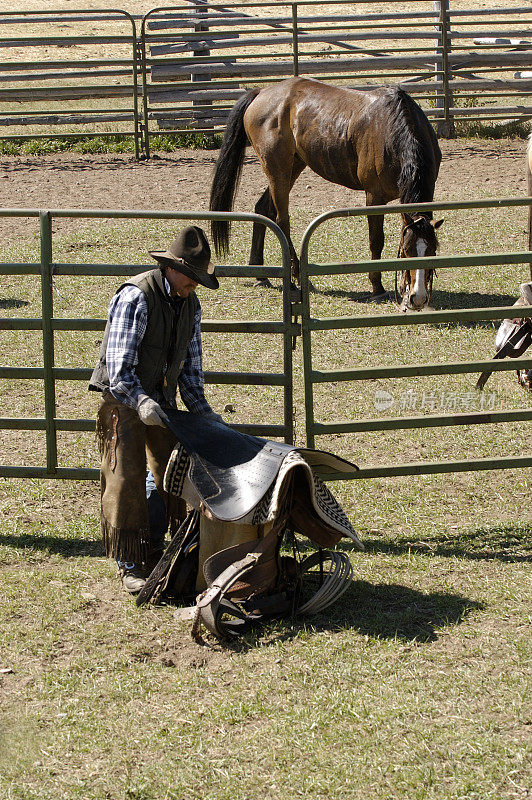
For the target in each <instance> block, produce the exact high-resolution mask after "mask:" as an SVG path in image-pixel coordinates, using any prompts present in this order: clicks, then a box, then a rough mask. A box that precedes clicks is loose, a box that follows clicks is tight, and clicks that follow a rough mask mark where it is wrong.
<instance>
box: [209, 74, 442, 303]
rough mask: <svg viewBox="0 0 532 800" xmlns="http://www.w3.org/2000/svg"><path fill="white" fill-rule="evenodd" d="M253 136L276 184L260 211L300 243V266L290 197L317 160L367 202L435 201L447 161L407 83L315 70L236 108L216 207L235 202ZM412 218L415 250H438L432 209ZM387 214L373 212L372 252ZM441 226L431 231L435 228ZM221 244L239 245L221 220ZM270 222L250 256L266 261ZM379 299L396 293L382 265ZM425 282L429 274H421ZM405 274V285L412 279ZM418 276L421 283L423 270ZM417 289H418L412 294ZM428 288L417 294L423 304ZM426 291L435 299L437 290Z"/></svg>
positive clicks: (376, 283) (217, 180)
mask: <svg viewBox="0 0 532 800" xmlns="http://www.w3.org/2000/svg"><path fill="white" fill-rule="evenodd" d="M247 144H251V145H252V146H253V149H254V150H255V152H256V154H257V156H258V158H259V160H260V163H261V166H262V168H263V170H264V173H265V175H266V177H267V179H268V188H267V189H266V191H265V192H264V193H263V194H262V196H261V197H260V199H259V200H258V202H257V204H256V205H255V211H256V212H257V213H258V214H262V215H264V216H267V217H269V218H270V219H272V220H275V221H276V222H277V224H278V225H279V227H280V228H281V230H282V231H283V233H284V234H285V235H286V237H287V239H288V241H289V243H290V248H291V255H292V273H293V276H294V278H295V279H296V280H298V278H299V261H298V258H297V255H296V252H295V249H294V246H293V244H292V242H291V240H290V218H289V213H288V198H289V194H290V190H291V189H292V187H293V185H294V183H295V181H296V180H297V178H298V177H299V175H300V174H301V172H302V171H303V170H304V169H305V167H307V166H308V167H310V169H312V170H313V171H314V172H315V173H317V174H318V175H320V176H321V177H322V178H325V179H326V180H329V181H331V182H333V183H337V184H340V185H341V186H346V187H347V188H349V189H355V190H357V189H362V190H363V191H365V193H366V205H367V206H375V205H385V204H386V203H389V202H390V201H391V200H396V199H399V200H400V201H401V202H402V203H424V202H430V201H432V199H433V197H434V185H435V182H436V178H437V176H438V170H439V166H440V162H441V152H440V148H439V145H438V141H437V138H436V135H435V133H434V130H433V128H432V126H431V124H430V122H429V121H428V119H427V117H426V115H425V113H424V112H423V110H422V109H421V108H420V106H418V104H417V103H416V102H414V100H412V98H411V97H410V96H409V95H408V94H406V92H404V91H402V90H401V89H397V88H393V87H379V88H375V89H372V90H371V91H358V90H356V89H349V88H344V87H337V86H331V85H330V84H326V83H321V82H320V81H316V80H313V79H309V78H299V77H298V78H289V79H288V80H284V81H280V82H279V83H275V84H272V85H271V86H267V87H265V88H264V89H261V90H259V89H250V90H249V91H248V92H247V93H246V94H245V95H244V96H243V97H241V98H240V100H238V101H237V103H236V104H235V105H234V107H233V109H232V110H231V112H230V114H229V118H228V121H227V126H226V131H225V135H224V140H223V142H222V146H221V148H220V154H219V157H218V161H217V164H216V170H215V174H214V178H213V182H212V187H211V198H210V209H211V211H230V210H231V208H232V206H233V200H234V196H235V193H236V189H237V186H238V181H239V179H240V175H241V170H242V165H243V161H244V153H245V148H246V146H247ZM422 219H423V222H420V220H421V216H420V215H415V218H413V219H412V218H411V219H410V220H409V221H404V228H403V235H402V240H403V242H404V244H403V245H402V249H403V251H404V253H405V254H406V255H408V256H410V254H412V255H413V256H414V257H415V256H419V255H424V254H427V255H431V254H433V252H432V251H433V250H434V252H435V246H436V237H435V235H434V227H435V226H432V224H431V223H430V222H429V220H430V217H429V216H428V215H423V217H422ZM383 223H384V217H383V215H368V227H369V241H370V250H371V257H372V259H375V260H377V259H380V257H381V254H382V250H383V247H384V227H383ZM429 225H430V226H431V231H429V227H428V226H429ZM212 235H213V240H214V245H215V248H216V252H217V253H218V254H220V253H224V252H226V251H227V250H228V247H229V223H228V222H227V221H226V220H217V221H214V222H213V223H212ZM264 235H265V227H264V225H261V224H255V225H254V226H253V238H252V244H251V253H250V259H249V263H250V264H263V263H264ZM369 278H370V281H371V285H372V293H371V295H372V298H374V299H377V298H379V297H384V296H386V292H385V290H384V287H383V285H382V281H381V273H380V272H378V271H375V272H370V274H369ZM418 283H420V281H418ZM406 285H407V284H406V283H405V288H406ZM411 285H413V286H416V279H415V277H414V278H413V279H412V281H411ZM410 294H412V293H410ZM422 294H423V291H422V290H421V289H420V290H417V289H416V291H415V293H414V297H415V299H416V305H415V306H413V307H416V308H421V307H422V304H421V302H420V297H421V295H422ZM424 294H425V297H426V300H428V291H427V289H426V282H425V290H424Z"/></svg>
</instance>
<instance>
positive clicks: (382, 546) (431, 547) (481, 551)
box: [364, 525, 532, 563]
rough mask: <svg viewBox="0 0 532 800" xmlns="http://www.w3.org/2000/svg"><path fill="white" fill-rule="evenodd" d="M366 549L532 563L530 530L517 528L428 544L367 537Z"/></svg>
mask: <svg viewBox="0 0 532 800" xmlns="http://www.w3.org/2000/svg"><path fill="white" fill-rule="evenodd" d="M364 547H365V548H366V551H367V552H369V553H389V554H392V555H403V554H405V553H419V554H423V555H431V556H444V557H447V556H448V557H451V558H456V557H459V558H466V559H472V560H475V561H482V560H491V561H506V562H513V563H518V562H532V536H531V530H530V528H528V527H523V528H516V527H514V526H511V525H507V526H504V525H501V526H497V527H494V528H478V529H476V530H474V531H465V532H457V533H456V534H448V535H447V534H444V535H441V536H434V537H430V539H428V540H427V541H422V542H420V541H419V540H416V539H400V540H399V541H397V542H393V541H390V540H385V541H383V540H380V539H368V538H366V537H364Z"/></svg>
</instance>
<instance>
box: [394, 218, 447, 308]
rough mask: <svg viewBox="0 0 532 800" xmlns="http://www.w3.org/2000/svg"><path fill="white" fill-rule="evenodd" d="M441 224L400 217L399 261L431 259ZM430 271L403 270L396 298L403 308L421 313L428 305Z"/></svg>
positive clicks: (430, 286)
mask: <svg viewBox="0 0 532 800" xmlns="http://www.w3.org/2000/svg"><path fill="white" fill-rule="evenodd" d="M442 222H443V220H442V219H440V220H438V221H437V222H433V221H432V220H431V219H430V218H429V217H427V216H426V215H422V214H416V216H415V217H411V216H409V215H408V214H403V229H402V231H401V243H400V245H399V253H398V256H399V258H419V257H421V256H434V255H436V250H437V249H438V238H437V236H436V229H437V228H439V227H440V225H441V224H442ZM433 273H434V270H432V269H405V270H403V271H402V273H401V278H400V281H399V294H400V295H401V297H402V305H403V307H404V308H410V309H412V310H414V311H421V309H422V308H424V307H425V306H426V305H427V304H428V302H429V301H430V294H431V291H432V276H433Z"/></svg>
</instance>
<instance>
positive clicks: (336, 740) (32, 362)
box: [0, 209, 532, 800]
mask: <svg viewBox="0 0 532 800" xmlns="http://www.w3.org/2000/svg"><path fill="white" fill-rule="evenodd" d="M292 219H293V230H294V240H295V241H296V242H297V241H299V240H300V238H301V235H302V233H303V231H304V229H305V228H306V226H307V224H308V222H309V221H310V220H308V219H307V218H306V217H305V216H304V215H302V214H301V213H299V212H298V211H297V209H294V213H293V217H292ZM174 228H175V225H172V224H171V223H166V222H149V221H147V222H131V221H128V222H126V223H121V222H111V223H109V224H108V225H105V226H103V227H102V226H101V225H100V224H99V223H98V222H83V223H77V224H71V223H67V222H65V221H62V220H57V221H56V223H55V224H54V231H55V232H54V258H55V259H56V260H58V261H67V260H71V261H75V262H76V263H78V262H89V263H90V262H102V263H113V262H114V261H116V262H117V263H138V264H142V263H146V262H147V258H146V251H147V250H149V249H151V248H152V246H153V247H156V246H157V245H158V244H159V243H160V242H161V241H165V240H166V239H167V238H169V235H170V233H171V231H172V230H173V229H174ZM524 230H525V211H524V210H523V209H521V210H507V209H501V210H500V211H499V210H497V211H495V210H489V211H486V210H480V211H478V212H472V211H468V212H448V213H447V214H446V222H445V225H444V227H443V229H442V231H441V240H442V254H445V253H459V252H488V251H490V250H500V249H501V248H503V247H504V248H505V249H508V250H513V249H521V248H522V247H523V242H524V240H523V236H524V233H523V232H524ZM36 233H37V232H36V231H35V232H34V234H33V235H24V236H23V237H22V239H17V240H16V241H15V240H13V241H12V243H11V244H8V245H6V247H5V248H4V252H3V256H2V258H3V260H4V261H9V260H11V259H12V260H16V261H24V260H29V261H32V260H37V259H38V239H37V236H36ZM125 234H127V235H125ZM233 236H234V240H233V250H232V253H231V262H232V263H245V261H246V257H247V248H248V245H249V229H248V228H246V227H245V226H244V225H235V226H234V232H233ZM396 247H397V220H393V221H390V222H389V223H388V236H387V251H386V253H387V255H393V253H394V250H396ZM366 252H367V242H366V232H365V228H364V225H363V221H362V220H357V221H355V220H349V221H344V222H338V221H334V222H332V223H331V224H330V225H328V226H326V227H324V228H323V230H322V231H321V232H320V233H319V234H317V237H316V243H315V245H314V247H313V250H312V258H315V259H318V258H320V259H321V260H324V261H334V260H335V259H347V258H351V257H357V256H358V257H365V254H366ZM324 254H325V255H324ZM277 261H278V252H277V248H276V246H275V244H274V242H273V239H272V238H271V237H268V239H267V262H268V263H276V262H277ZM527 269H528V267H525V266H518V267H500V268H491V269H489V270H487V269H485V268H480V267H479V268H477V269H472V270H460V271H458V270H445V271H444V270H442V271H441V273H440V274H438V275H437V276H436V278H435V282H434V296H433V301H432V305H433V306H434V307H436V308H440V307H442V308H446V307H452V308H458V307H468V306H471V305H477V304H478V305H480V304H485V305H498V304H501V303H502V301H504V302H511V300H512V299H513V298H515V296H516V292H517V286H518V284H519V282H520V281H522V280H524V279H525V278H526V276H527ZM55 283H56V289H57V291H56V293H55V295H54V303H55V309H54V313H55V316H57V317H63V316H82V317H104V316H105V314H106V309H107V305H108V301H109V297H110V295H111V293H112V291H113V288H114V287H115V286H116V284H117V283H118V281H116V280H114V279H108V278H105V279H94V278H65V277H58V278H56V282H55ZM316 283H317V288H318V293H317V294H316V295H313V298H312V311H313V314H314V315H315V316H336V315H341V314H355V313H360V314H365V313H371V312H375V313H382V314H387V313H389V312H390V311H391V310H392V308H393V307H392V306H391V305H390V304H385V305H383V306H379V307H377V308H376V309H375V307H373V306H370V305H368V304H366V303H365V302H363V300H362V295H363V293H364V292H365V291H367V289H368V288H369V285H368V282H367V278H366V277H365V276H358V277H342V278H330V279H329V278H327V279H320V280H317V281H316ZM385 284H386V286H387V287H388V288H391V285H392V276H391V275H387V276H386V278H385ZM201 297H202V303H203V308H204V317H205V318H206V319H231V318H247V319H252V318H260V319H275V318H279V315H280V308H281V296H280V293H279V292H278V291H269V292H261V293H260V294H259V293H258V291H257V290H256V289H255V288H254V287H253V286H252V282H251V280H246V279H243V280H236V279H228V280H226V281H224V283H223V286H222V289H221V291H220V292H219V293H209V294H207V292H202V295H201ZM350 298H351V299H350ZM353 301H354V302H353ZM1 304H2V309H1V313H2V315H3V316H21V317H28V318H33V317H38V316H39V315H40V284H39V281H38V280H37V279H34V278H27V277H24V278H16V277H9V276H4V277H3V279H2V299H1ZM494 332H495V328H494V326H493V325H491V324H468V325H461V326H457V325H443V326H439V327H436V326H430V327H425V326H411V327H406V328H402V327H401V328H384V329H382V330H381V331H379V330H369V331H366V332H362V331H358V332H357V331H340V332H337V333H336V334H335V335H333V334H329V333H326V334H324V335H323V336H320V337H317V338H316V342H315V361H316V365H318V366H322V367H324V368H334V367H349V366H356V365H363V364H368V365H377V364H387V365H389V366H390V368H391V367H393V365H394V364H397V363H404V362H405V361H416V360H420V361H428V360H432V359H434V360H437V359H440V360H457V361H458V360H461V359H466V358H477V357H478V358H484V357H488V356H489V355H491V351H492V348H493V338H494ZM100 339H101V334H99V333H97V332H93V333H66V332H65V333H58V334H57V338H56V363H57V364H58V365H59V366H91V365H92V364H93V362H94V361H95V358H96V356H97V352H98V343H99V340H100ZM2 345H3V353H4V356H3V359H2V361H3V364H6V365H8V364H20V365H26V366H37V365H39V363H40V359H41V352H40V336H39V334H38V333H35V334H23V333H20V332H18V333H17V332H9V331H3V332H2ZM281 350H282V348H281V340H280V338H278V337H275V336H270V335H264V336H259V335H255V336H252V335H246V336H245V337H244V336H239V335H231V334H212V335H210V334H209V335H205V366H206V368H207V369H209V370H217V369H231V370H233V369H234V370H241V369H242V370H244V369H251V370H256V369H265V370H266V369H271V370H278V369H281V368H282V358H281ZM294 359H295V367H294V374H295V390H296V391H295V407H296V416H297V419H298V425H297V429H296V436H297V442H298V443H299V444H303V443H304V429H303V391H302V359H301V345H300V343H299V344H298V347H297V349H296V351H295V353H294ZM475 379H476V376H472V375H463V376H454V377H449V376H442V377H439V378H437V379H429V378H423V379H411V380H410V379H408V380H402V381H395V382H394V381H393V380H391V379H390V380H386V379H382V380H379V381H378V382H360V383H356V384H338V385H337V386H334V387H330V388H328V389H325V388H323V387H319V391H317V392H316V401H317V403H316V415H317V418H318V419H337V418H345V417H351V418H363V417H376V416H378V414H377V411H376V409H375V407H374V397H375V390H376V388H383V389H386V390H388V391H392V392H393V393H394V394H395V395H396V396H397V398H399V397H400V395H401V393H402V392H406V391H408V390H409V389H412V390H413V391H416V392H419V393H422V392H423V391H425V392H427V393H428V392H429V391H436V390H437V393H438V397H439V396H440V395H441V393H444V392H448V393H450V392H455V393H457V394H459V395H460V394H465V393H467V392H468V391H470V390H471V387H472V385H473V383H474V380H475ZM436 381H437V384H436ZM488 387H490V388H491V389H492V390H494V391H496V392H497V402H498V403H499V404H501V406H502V407H505V408H514V407H524V406H527V405H529V404H530V403H529V399H530V398H529V396H528V395H527V394H526V393H525V392H523V391H522V390H521V389H520V388H519V387H518V386H517V383H516V381H515V377H514V375H513V374H512V373H511V372H508V373H499V374H497V375H495V374H494V375H493V376H492V378H491V379H490V384H488ZM207 393H208V396H209V398H210V399H211V401H212V404H213V406H214V408H216V409H217V410H223V408H224V405H225V404H227V403H231V404H232V405H234V407H235V409H236V410H235V412H234V413H233V414H229V413H227V414H225V416H226V417H227V418H228V419H230V421H235V422H250V421H256V422H263V421H272V422H275V421H278V420H279V419H280V415H281V413H282V397H281V393H280V392H279V391H278V390H277V389H268V390H266V389H260V388H243V387H225V386H208V387H207ZM2 399H3V412H2V414H3V415H5V416H9V415H13V416H14V415H18V414H20V415H21V416H23V415H24V416H40V415H42V413H43V391H42V385H40V384H39V383H38V382H25V383H24V382H21V381H9V382H8V381H3V382H2ZM57 402H58V415H59V416H61V417H63V416H64V417H69V416H72V417H83V418H84V417H87V418H89V417H93V416H94V412H95V407H96V399H95V398H94V397H92V396H90V395H89V394H88V393H87V391H86V387H85V385H84V384H82V383H80V384H69V383H66V382H60V383H59V384H58V387H57ZM397 402H399V401H397ZM438 402H439V401H438ZM387 413H389V414H390V415H393V414H396V413H397V414H398V413H399V409H398V406H397V405H396V406H394V407H393V408H392V410H391V411H390V412H387ZM420 413H426V411H421V412H420ZM529 439H530V435H529V426H527V425H525V424H514V425H511V424H510V425H485V426H476V427H474V428H469V429H468V428H442V429H438V430H435V431H422V432H419V431H404V432H395V431H392V432H376V433H373V434H359V435H356V436H355V435H350V436H343V437H341V436H329V437H322V438H320V439H319V440H318V446H323V447H326V448H327V449H330V450H332V451H334V452H337V453H339V454H343V455H346V456H347V457H351V458H354V459H355V460H356V461H357V462H358V463H359V464H360V465H361V466H369V465H370V464H374V463H389V462H391V461H394V460H397V461H411V460H422V459H424V458H430V459H432V458H441V459H448V458H459V457H460V458H462V457H463V458H467V457H470V458H476V457H480V456H483V455H485V456H492V457H496V454H497V453H499V454H501V455H505V454H511V453H516V454H524V453H528V452H529V447H528V444H527V443H528V442H529ZM43 445H44V436H43V434H41V433H31V432H20V431H13V432H12V431H4V432H3V436H2V445H1V446H0V452H1V459H2V463H12V464H20V463H36V464H42V463H44V462H43V459H44V446H43ZM59 453H60V461H61V464H62V465H67V464H69V465H81V466H87V465H90V466H96V465H97V454H96V448H95V444H94V440H93V437H92V435H91V434H75V433H72V434H67V433H64V434H61V436H60V437H59ZM331 488H332V489H333V490H334V492H335V494H336V496H337V497H338V499H339V501H340V502H341V504H342V506H343V507H344V509H345V510H346V512H347V513H348V515H349V517H350V518H351V519H352V521H353V523H354V524H355V526H356V528H357V530H358V531H359V533H360V537H361V538H362V540H363V541H364V542H365V544H366V551H365V552H364V553H360V554H359V553H356V552H353V553H352V562H353V566H354V570H355V579H354V582H353V584H352V586H351V588H350V589H349V591H348V593H347V594H346V595H344V597H343V598H342V600H341V601H340V602H339V603H338V604H336V605H335V606H333V607H332V608H331V609H330V610H328V611H327V612H326V613H324V614H321V615H318V616H317V617H313V618H308V619H295V620H290V619H288V620H283V621H278V622H273V623H271V624H269V625H267V626H265V627H264V628H262V629H260V630H257V631H256V632H255V633H251V634H248V635H247V636H246V637H245V638H244V639H243V640H242V641H240V642H238V643H236V644H234V645H232V646H230V647H228V648H222V647H221V646H219V645H218V644H217V643H216V642H214V641H213V640H208V644H207V645H206V646H203V647H201V646H198V645H196V644H195V643H194V642H193V641H192V640H191V638H190V632H189V628H188V626H187V625H184V624H183V623H178V622H176V621H175V620H174V618H173V616H172V609H171V608H169V607H159V608H148V609H140V610H139V609H137V608H136V607H135V605H134V603H133V602H132V601H131V599H130V598H129V597H127V596H126V595H125V594H124V593H123V592H122V591H121V589H120V585H119V582H118V579H117V577H116V572H115V569H114V565H113V564H112V563H110V562H109V561H108V560H106V559H105V558H104V555H103V550H102V547H101V544H100V536H99V493H98V487H97V485H96V484H93V483H90V482H80V483H69V482H60V481H35V480H21V481H16V480H6V479H4V480H0V516H1V519H2V528H1V533H0V580H1V583H0V586H1V588H0V669H4V670H11V671H8V672H7V671H6V672H0V800H37V798H38V800H57V799H58V798H60V799H61V800H63V798H64V800H78V798H79V800H196V799H197V798H199V797H201V798H205V800H229V799H231V800H247V798H256V797H259V796H260V797H265V798H269V799H271V800H286V798H297V797H302V798H308V800H325V798H335V800H368V798H369V799H370V800H405V799H406V798H408V800H464V799H465V798H467V800H522V799H523V798H526V797H527V792H528V791H529V786H530V784H531V777H532V776H531V770H530V763H531V762H530V736H529V733H530V724H531V717H530V705H529V697H530V678H529V672H528V671H527V665H529V663H530V655H531V648H530V636H529V632H530V587H529V579H530V559H531V556H532V548H531V541H532V537H531V534H532V527H531V524H530V491H531V486H530V471H529V470H521V471H518V470H508V471H498V472H492V473H489V472H486V473H482V472H478V473H463V474H457V475H441V476H422V477H419V478H411V479H406V478H397V479H386V480H384V479H382V480H371V481H369V480H366V481H353V482H343V483H338V484H335V485H333V486H332V487H331ZM342 547H343V548H345V549H346V550H348V551H350V546H349V545H347V544H346V545H342Z"/></svg>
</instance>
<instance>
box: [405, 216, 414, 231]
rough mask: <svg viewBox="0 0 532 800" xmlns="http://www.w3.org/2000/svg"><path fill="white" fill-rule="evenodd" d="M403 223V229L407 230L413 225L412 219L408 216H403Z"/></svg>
mask: <svg viewBox="0 0 532 800" xmlns="http://www.w3.org/2000/svg"><path fill="white" fill-rule="evenodd" d="M403 222H404V226H405V228H408V227H410V225H413V224H414V217H411V216H410V214H403Z"/></svg>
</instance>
